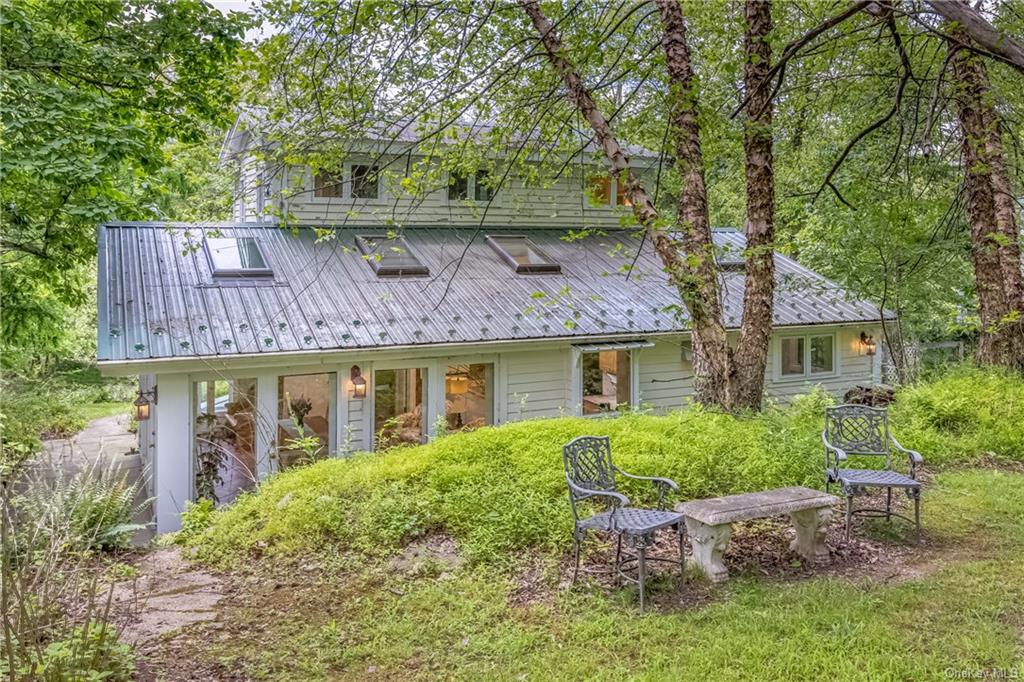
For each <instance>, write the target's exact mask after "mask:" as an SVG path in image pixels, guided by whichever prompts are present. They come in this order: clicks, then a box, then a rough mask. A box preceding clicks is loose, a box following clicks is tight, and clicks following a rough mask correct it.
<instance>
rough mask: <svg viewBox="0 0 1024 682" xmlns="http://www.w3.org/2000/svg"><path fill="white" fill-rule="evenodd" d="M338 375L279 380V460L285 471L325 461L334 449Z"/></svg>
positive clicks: (317, 375) (295, 377)
mask: <svg viewBox="0 0 1024 682" xmlns="http://www.w3.org/2000/svg"><path fill="white" fill-rule="evenodd" d="M336 383H337V382H336V380H335V375H334V374H333V373H328V374H296V375H291V376H282V377H278V379H277V461H278V465H279V468H280V469H281V470H282V471H284V470H285V469H288V468H290V467H293V466H296V465H300V464H311V463H312V462H313V461H315V460H320V459H324V458H326V457H327V455H328V453H329V452H330V451H331V449H332V447H333V445H334V444H333V443H332V440H333V439H332V438H331V431H332V423H333V421H334V409H333V407H334V400H333V396H334V392H335V386H336Z"/></svg>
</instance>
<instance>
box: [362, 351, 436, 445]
mask: <svg viewBox="0 0 1024 682" xmlns="http://www.w3.org/2000/svg"><path fill="white" fill-rule="evenodd" d="M425 375H426V370H424V369H421V368H419V367H414V368H411V369H378V370H376V371H374V373H373V432H374V445H375V448H376V449H377V450H384V449H387V448H390V447H395V446H397V445H409V444H419V443H422V442H424V441H425V440H426V430H425V428H424V426H425V424H424V417H423V408H424V404H423V388H424V378H425Z"/></svg>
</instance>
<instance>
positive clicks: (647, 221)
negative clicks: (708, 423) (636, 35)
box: [519, 0, 732, 408]
mask: <svg viewBox="0 0 1024 682" xmlns="http://www.w3.org/2000/svg"><path fill="white" fill-rule="evenodd" d="M662 4H664V5H674V7H675V12H676V14H678V20H677V21H675V20H674V19H673V21H674V26H675V30H674V32H673V35H672V37H671V38H670V37H669V36H668V35H667V34H668V33H669V31H666V37H665V39H664V41H663V42H664V45H665V49H666V53H667V54H668V55H669V61H670V62H673V65H674V67H675V68H676V69H677V70H678V74H679V78H678V79H677V78H673V85H672V87H673V93H674V95H675V99H676V101H677V102H679V104H678V105H677V107H676V109H675V111H674V112H673V127H674V132H676V133H677V144H676V149H677V157H678V159H679V160H678V161H677V163H679V164H680V171H681V173H682V175H683V177H684V178H685V180H686V181H685V182H684V190H683V196H685V197H687V199H686V200H685V201H684V200H683V199H682V198H681V199H680V213H679V222H680V228H681V234H682V239H681V240H677V239H676V238H675V237H674V235H673V234H672V233H671V232H670V231H669V230H667V229H665V227H664V226H662V225H660V224H659V222H658V211H657V209H656V208H655V207H654V203H653V202H652V201H651V199H650V197H649V196H648V195H647V191H646V190H645V189H644V186H643V184H642V183H641V182H640V180H639V179H638V178H637V177H636V175H635V174H634V173H633V171H632V168H631V167H630V164H629V159H628V157H627V156H626V154H625V152H624V151H623V150H622V147H621V145H620V144H619V142H618V140H617V139H616V137H615V134H614V133H613V132H612V129H611V126H610V125H609V124H608V121H607V119H606V118H605V117H604V115H603V114H602V112H601V111H600V109H599V108H598V107H597V103H596V102H595V101H594V98H593V95H592V94H591V93H590V91H589V90H588V89H587V87H586V85H584V83H583V79H582V78H581V77H580V74H579V72H578V71H577V70H576V67H575V66H574V65H573V64H572V63H571V62H570V61H569V60H568V59H567V58H566V57H565V55H564V51H563V49H562V44H561V40H560V38H559V36H558V34H557V32H556V31H555V29H554V26H553V25H552V24H551V22H550V21H549V20H548V18H547V17H546V16H545V15H544V13H543V12H542V11H541V9H540V6H539V4H538V3H537V1H536V0H519V6H520V7H521V8H522V9H523V10H524V11H525V12H526V14H527V16H529V18H530V20H531V22H532V23H533V26H534V28H535V29H536V30H537V33H538V36H539V38H540V41H541V44H542V45H543V46H544V50H545V52H546V54H547V57H548V61H549V62H550V63H551V65H552V66H553V67H554V69H555V71H556V72H557V73H558V74H559V76H561V78H562V81H563V82H564V84H565V87H566V90H567V91H568V96H569V99H570V101H571V102H572V103H573V104H574V105H575V106H576V108H577V109H578V110H579V112H580V114H581V115H582V116H583V118H585V119H586V120H587V122H588V123H589V124H590V127H591V128H592V129H593V131H594V136H595V138H596V140H597V142H598V144H599V145H600V147H601V149H602V150H603V151H604V155H605V160H606V162H607V164H608V169H609V171H610V172H611V173H612V174H613V175H615V176H616V177H618V178H619V179H620V181H622V182H624V183H625V188H626V194H627V195H628V196H629V198H630V201H631V202H632V206H633V215H634V217H635V218H636V220H637V222H638V223H639V224H640V225H641V226H642V227H643V228H644V229H645V230H646V232H647V234H648V236H649V237H650V238H651V242H652V244H653V245H654V249H655V252H656V253H657V254H658V256H659V258H660V259H661V261H662V264H663V265H664V267H665V271H666V272H667V274H668V277H669V281H670V282H671V283H672V284H673V285H674V286H675V287H676V289H677V291H678V292H679V297H680V299H681V300H682V302H683V305H684V306H685V307H686V308H687V310H688V311H689V313H690V319H691V324H692V328H693V349H694V374H695V375H696V377H697V382H696V384H697V396H696V397H697V400H698V401H699V402H701V403H703V404H705V405H712V406H719V407H725V408H729V407H730V406H731V401H730V396H729V375H730V371H731V367H732V356H731V351H730V349H729V345H728V341H727V337H726V333H725V326H724V325H723V324H722V314H721V303H720V301H719V298H718V280H717V277H716V272H715V264H714V258H713V253H712V247H711V229H710V227H709V224H708V213H707V196H706V193H705V188H704V174H703V162H702V157H701V151H700V139H699V129H698V127H697V118H696V105H695V103H694V102H693V97H692V95H693V92H692V91H693V72H692V69H691V67H690V60H689V50H688V49H687V48H686V43H685V24H683V23H682V13H681V12H680V11H679V7H678V4H676V3H675V1H674V0H673V1H672V2H664V3H662ZM669 12H670V13H671V8H670V9H669ZM663 14H664V13H663ZM680 51H681V52H680ZM673 57H674V58H675V61H673ZM671 73H672V68H671V67H670V74H671ZM683 254H685V255H686V257H685V258H684V257H683Z"/></svg>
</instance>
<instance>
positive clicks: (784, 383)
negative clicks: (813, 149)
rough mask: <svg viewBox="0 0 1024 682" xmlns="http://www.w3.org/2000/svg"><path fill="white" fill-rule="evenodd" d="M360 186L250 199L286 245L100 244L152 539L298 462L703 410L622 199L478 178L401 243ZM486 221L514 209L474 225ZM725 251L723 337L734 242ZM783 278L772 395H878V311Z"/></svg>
mask: <svg viewBox="0 0 1024 682" xmlns="http://www.w3.org/2000/svg"><path fill="white" fill-rule="evenodd" d="M357 160H358V159H357ZM367 166H368V164H361V163H357V162H355V161H353V162H352V163H351V164H346V168H345V169H344V171H343V172H342V173H340V174H339V175H341V177H340V178H339V177H337V176H331V177H327V178H323V179H321V180H317V179H316V178H314V177H311V175H310V174H305V176H302V175H301V174H302V171H301V170H297V169H290V171H289V173H290V174H291V175H292V177H293V178H294V177H295V176H296V175H299V176H300V178H301V182H300V183H297V184H298V186H299V189H300V190H301V191H294V192H292V193H291V194H290V195H289V196H288V197H286V198H282V197H281V196H280V194H281V193H282V192H283V191H284V190H283V188H284V187H285V185H284V183H282V181H280V180H273V179H271V178H268V179H266V180H263V181H261V186H263V187H264V190H260V191H261V192H264V191H265V189H266V188H267V187H271V188H273V187H276V188H277V192H276V193H274V192H269V191H268V192H267V193H266V194H265V195H264V197H263V199H262V200H261V201H262V202H263V203H264V205H267V204H268V203H274V202H277V203H276V204H275V205H276V206H277V207H278V210H280V208H281V207H282V206H284V204H287V212H288V213H289V214H292V215H299V216H301V217H302V221H303V222H302V224H297V223H292V224H290V225H289V229H282V227H281V226H280V225H279V224H277V223H276V222H273V221H270V220H266V219H264V218H263V216H261V215H259V214H258V213H249V212H248V209H244V208H239V212H238V215H237V217H241V218H244V220H240V221H238V222H234V223H227V224H189V225H185V224H162V223H112V224H108V225H105V226H103V227H102V228H101V229H100V238H99V282H100V287H99V345H98V355H99V361H100V366H101V368H102V369H103V371H104V372H105V373H107V374H132V375H134V374H138V375H139V376H140V395H141V396H142V397H141V399H140V402H142V403H146V405H145V409H146V410H148V411H149V412H150V415H149V418H148V419H147V420H146V421H144V422H141V423H140V429H139V431H140V448H141V449H142V451H143V453H144V454H145V456H146V457H147V459H149V460H150V461H151V471H152V473H153V495H154V496H155V498H156V514H155V516H156V525H157V529H158V531H159V532H166V531H170V530H174V529H176V528H177V527H178V526H179V523H180V520H179V514H180V512H181V510H182V508H183V506H184V502H185V501H186V500H189V499H193V498H195V497H196V496H197V495H202V496H206V497H211V496H212V497H215V498H216V500H217V501H219V502H227V501H230V500H231V499H233V497H234V496H235V495H237V494H238V492H239V491H241V490H244V489H246V488H248V487H250V486H251V485H252V484H253V483H254V481H256V480H259V479H260V478H261V477H263V476H266V475H268V474H269V473H271V472H273V471H275V470H280V469H285V468H287V467H289V466H293V465H294V464H295V463H296V462H299V461H302V460H303V459H306V458H309V457H310V456H327V455H331V456H334V455H344V454H347V453H350V452H354V451H363V450H374V449H378V448H380V447H384V446H389V445H394V444H400V443H418V442H422V441H424V440H426V439H429V438H431V437H432V436H434V435H436V434H437V433H438V432H441V431H445V432H452V431H459V430H463V429H472V428H477V427H480V426H486V425H492V424H501V423H504V422H507V421H514V420H520V419H532V418H540V417H552V416H559V415H582V416H585V417H594V418H600V417H606V416H608V415H614V414H616V413H618V412H621V411H623V410H637V409H644V410H651V411H655V412H663V411H666V410H670V409H673V408H678V407H681V406H683V405H685V404H686V402H687V400H688V399H689V397H690V396H691V395H692V392H693V372H692V355H691V346H690V338H689V331H688V329H687V324H686V320H685V316H684V315H681V314H680V306H679V303H678V297H677V295H676V292H675V290H674V289H673V288H672V287H671V286H670V285H669V284H668V282H667V278H666V276H665V275H664V273H663V272H662V269H661V265H660V262H659V261H658V259H657V257H656V255H655V254H654V253H653V251H652V250H651V248H650V245H649V243H648V244H643V243H642V240H641V239H640V238H639V236H638V234H637V233H636V231H635V230H633V229H629V228H624V227H621V226H620V225H621V220H620V213H621V212H622V210H623V209H622V208H621V207H618V206H617V205H616V204H618V203H619V202H618V201H617V200H616V198H615V197H616V191H615V186H614V183H612V182H610V183H609V184H607V185H606V186H605V187H603V188H600V187H599V191H597V192H592V194H595V193H596V194H597V195H598V197H601V196H604V197H605V198H606V199H607V205H596V206H595V201H594V200H593V198H592V197H591V198H590V199H588V198H587V197H585V196H584V193H583V190H582V188H581V186H580V185H574V184H573V182H574V180H573V179H572V178H566V179H563V180H560V182H562V183H563V184H562V185H561V186H558V187H555V188H554V189H552V188H550V187H549V188H547V189H545V190H543V191H541V190H535V189H533V188H530V187H529V186H528V185H527V184H526V183H519V182H516V181H513V182H511V183H506V184H505V185H503V186H502V187H501V188H498V189H497V193H498V196H495V195H494V191H495V187H494V186H492V185H490V184H489V183H488V181H487V179H486V178H483V177H480V176H473V175H470V176H469V177H468V178H464V179H460V178H456V179H454V180H450V181H449V182H448V183H447V186H442V187H439V188H438V189H437V190H436V192H435V194H436V195H437V196H428V197H425V198H420V199H419V200H418V203H417V204H416V206H411V205H410V206H405V207H403V209H402V210H404V211H408V212H410V213H414V214H416V215H419V216H422V221H420V222H412V221H408V220H402V222H401V223H400V224H399V223H398V222H397V221H396V209H395V207H396V206H398V205H401V204H402V202H403V201H404V199H403V198H402V197H400V196H395V195H393V194H392V190H390V189H386V188H387V187H388V186H387V185H386V184H385V181H384V180H383V179H382V178H381V177H380V176H381V175H382V173H380V172H379V171H377V170H376V169H375V168H373V167H369V168H368V167H367ZM373 176H377V177H375V178H374V179H373V182H377V183H378V184H377V185H376V187H372V188H368V187H367V186H366V183H367V182H368V181H369V180H368V178H371V177H373ZM329 181H335V182H336V183H337V184H338V185H339V186H338V187H332V188H331V189H330V190H326V189H324V188H325V187H326V186H327V183H328V182H329ZM477 182H479V183H481V184H480V185H477V184H476V183H477ZM588 182H589V180H588ZM590 184H591V185H592V184H593V183H590ZM295 186H296V185H292V187H295ZM453 187H454V189H453ZM480 187H484V188H486V191H483V190H482V189H479V188H480ZM318 188H319V189H318ZM602 192H603V194H602ZM325 193H330V194H331V195H332V196H330V197H324V196H318V194H319V195H322V194H325ZM501 194H504V195H505V196H500V195H501ZM323 199H331V200H332V201H322V200H323ZM483 203H497V205H498V206H499V207H503V208H502V209H501V211H497V212H495V213H494V214H491V215H490V217H489V218H485V219H482V218H480V214H479V210H478V209H479V206H478V205H479V204H483ZM474 204H477V205H476V206H474ZM318 216H319V219H318ZM474 216H475V217H474ZM520 216H522V218H521V219H520ZM584 227H591V228H593V227H597V228H599V229H591V230H583V229H582V228H584ZM577 230H579V231H580V233H579V234H574V236H573V238H567V234H568V233H569V231H577ZM714 241H715V245H716V247H717V250H718V252H719V258H720V262H721V265H722V271H723V273H722V281H723V298H724V307H725V311H726V322H727V324H728V326H729V327H730V328H733V329H735V328H738V326H739V322H740V314H741V306H742V288H743V259H742V251H743V248H744V239H743V235H742V234H741V233H739V232H736V231H733V230H716V231H715V233H714ZM776 267H777V277H778V282H779V286H778V291H777V293H776V301H775V319H774V322H775V327H776V331H775V334H774V338H773V342H772V347H771V351H770V360H769V363H768V368H767V377H766V378H767V394H768V396H769V397H771V398H775V399H780V400H785V399H786V398H787V397H789V396H793V395H795V394H798V393H802V392H806V391H807V390H808V389H809V387H810V386H812V385H821V386H823V387H825V389H827V390H829V391H831V392H834V393H839V392H841V391H843V390H844V389H846V388H848V387H849V386H851V385H853V384H856V383H862V382H867V381H872V380H876V379H877V375H878V371H879V366H878V363H877V359H878V358H877V356H876V355H875V354H874V345H873V342H872V337H877V336H878V334H879V329H878V328H879V325H880V322H879V320H880V313H879V310H878V309H877V308H876V307H874V306H873V305H871V304H870V303H868V302H865V301H859V300H855V299H853V298H851V297H850V296H849V295H847V294H846V293H845V292H844V291H842V290H841V289H840V288H839V287H838V286H837V285H836V284H834V283H832V282H830V281H828V280H827V279H825V278H823V277H821V276H820V275H817V274H815V273H814V272H812V271H810V270H808V269H807V268H805V267H803V266H801V265H799V264H798V263H796V262H795V261H793V260H792V259H790V258H787V257H785V256H782V255H776Z"/></svg>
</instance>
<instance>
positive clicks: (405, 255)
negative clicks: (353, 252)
mask: <svg viewBox="0 0 1024 682" xmlns="http://www.w3.org/2000/svg"><path fill="white" fill-rule="evenodd" d="M356 246H358V247H359V251H360V252H362V254H363V256H364V257H365V258H366V262H367V263H369V264H370V267H371V268H373V271H374V272H375V273H377V276H378V277H423V276H426V275H429V274H430V270H429V268H427V266H426V265H424V264H423V262H422V261H421V260H420V259H419V258H418V257H417V256H416V254H415V253H413V252H412V251H411V250H410V249H409V245H408V244H406V243H405V239H403V238H402V237H389V236H387V235H358V236H357V237H356Z"/></svg>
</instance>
